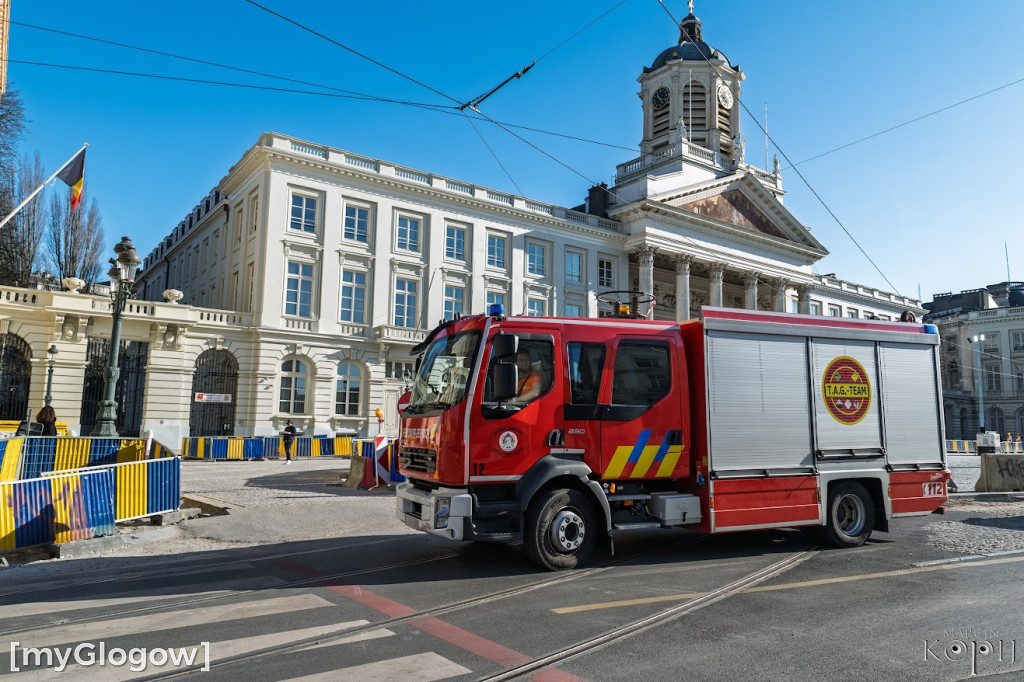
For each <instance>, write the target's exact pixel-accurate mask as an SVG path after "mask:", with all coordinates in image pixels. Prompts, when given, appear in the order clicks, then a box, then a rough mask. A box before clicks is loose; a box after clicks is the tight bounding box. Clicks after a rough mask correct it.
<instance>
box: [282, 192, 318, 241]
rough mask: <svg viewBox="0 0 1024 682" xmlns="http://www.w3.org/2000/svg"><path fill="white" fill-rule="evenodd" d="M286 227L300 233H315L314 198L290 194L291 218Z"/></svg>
mask: <svg viewBox="0 0 1024 682" xmlns="http://www.w3.org/2000/svg"><path fill="white" fill-rule="evenodd" d="M288 227H289V228H291V229H293V230H299V231H300V232H316V197H311V196H308V195H305V194H292V216H291V221H290V222H289V223H288Z"/></svg>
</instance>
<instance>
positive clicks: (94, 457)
mask: <svg viewBox="0 0 1024 682" xmlns="http://www.w3.org/2000/svg"><path fill="white" fill-rule="evenodd" d="M0 442H2V443H4V444H5V452H4V455H3V461H2V463H0V480H4V481H6V480H14V479H18V478H21V479H29V478H39V477H40V476H43V475H45V474H50V473H53V472H60V471H67V470H70V469H81V468H86V467H94V466H103V465H106V464H116V463H118V462H138V461H143V460H146V459H147V458H148V457H149V454H150V453H148V452H147V449H146V443H147V442H146V441H145V440H141V439H138V438H61V437H46V438H39V437H32V438H11V439H8V440H6V441H0ZM152 454H154V455H161V456H163V457H168V456H173V453H171V452H170V450H167V449H166V448H164V447H162V446H159V445H158V444H155V443H154V448H153V453H152ZM9 456H10V457H11V460H8V457H9ZM14 460H17V461H16V462H15V461H14Z"/></svg>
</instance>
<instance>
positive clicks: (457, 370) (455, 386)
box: [406, 331, 480, 414]
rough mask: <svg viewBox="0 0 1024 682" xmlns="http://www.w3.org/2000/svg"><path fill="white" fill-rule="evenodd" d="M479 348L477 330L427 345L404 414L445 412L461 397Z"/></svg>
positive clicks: (464, 393)
mask: <svg viewBox="0 0 1024 682" xmlns="http://www.w3.org/2000/svg"><path fill="white" fill-rule="evenodd" d="M479 345H480V332H479V331H465V332H459V333H457V334H452V335H451V336H444V337H442V338H439V339H436V340H435V341H434V342H433V343H431V344H430V346H429V347H428V348H427V349H426V350H425V351H424V352H423V360H422V362H421V363H420V368H419V371H417V372H416V382H415V383H414V384H413V387H412V397H411V398H410V400H409V407H408V408H406V409H407V411H408V412H411V413H413V414H417V413H423V412H425V411H428V410H446V409H448V408H449V407H451V406H452V405H454V404H455V403H457V402H459V401H460V400H462V399H463V398H465V397H466V387H467V386H469V382H470V380H471V379H472V377H471V374H472V372H473V361H474V360H475V359H476V353H477V347H478V346H479Z"/></svg>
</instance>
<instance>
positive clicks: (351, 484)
mask: <svg viewBox="0 0 1024 682" xmlns="http://www.w3.org/2000/svg"><path fill="white" fill-rule="evenodd" d="M366 461H367V460H366V458H365V457H353V458H352V459H351V460H350V463H349V469H348V478H346V479H345V483H343V484H342V485H343V487H345V488H358V487H360V485H361V484H362V482H363V476H364V474H365V473H366Z"/></svg>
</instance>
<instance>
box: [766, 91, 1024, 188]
mask: <svg viewBox="0 0 1024 682" xmlns="http://www.w3.org/2000/svg"><path fill="white" fill-rule="evenodd" d="M1020 83H1024V78H1018V79H1017V80H1014V81H1010V82H1009V83H1004V84H1002V85H1000V86H998V87H995V88H992V89H991V90H986V91H985V92H982V93H979V94H977V95H974V96H973V97H968V98H967V99H962V100H960V101H959V102H954V103H953V104H948V105H946V106H944V107H942V108H940V109H936V110H935V111H930V112H928V113H927V114H922V115H921V116H917V117H916V118H912V119H910V120H909V121H904V122H903V123H897V124H896V125H894V126H890V127H888V128H886V129H885V130H879V131H878V132H876V133H872V134H870V135H867V136H865V137H862V138H860V139H857V140H854V141H853V142H847V143H846V144H844V145H840V146H838V147H836V148H835V149H829V150H828V151H827V152H821V153H820V154H815V155H814V156H811V157H809V158H806V159H804V160H803V161H798V162H796V163H795V164H794V165H793V166H786V168H784V169H783V170H789V169H790V168H794V167H795V166H800V165H802V164H805V163H809V162H811V161H814V160H815V159H820V158H821V157H823V156H828V155H829V154H834V153H835V152H838V151H841V150H843V149H846V148H847V147H852V146H854V145H855V144H860V143H861V142H867V141H868V140H871V139H874V138H876V137H878V136H880V135H885V134H886V133H891V132H892V131H894V130H898V129H900V128H903V127H905V126H908V125H911V124H912V123H917V122H918V121H923V120H924V119H926V118H930V117H932V116H935V115H936V114H941V113H942V112H944V111H949V110H950V109H954V108H956V107H958V106H960V105H961V104H967V103H968V102H973V101H974V100H976V99H980V98H982V97H985V96H987V95H991V94H993V93H996V92H999V91H1000V90H1005V89H1006V88H1009V87H1012V86H1014V85H1019V84H1020Z"/></svg>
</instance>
